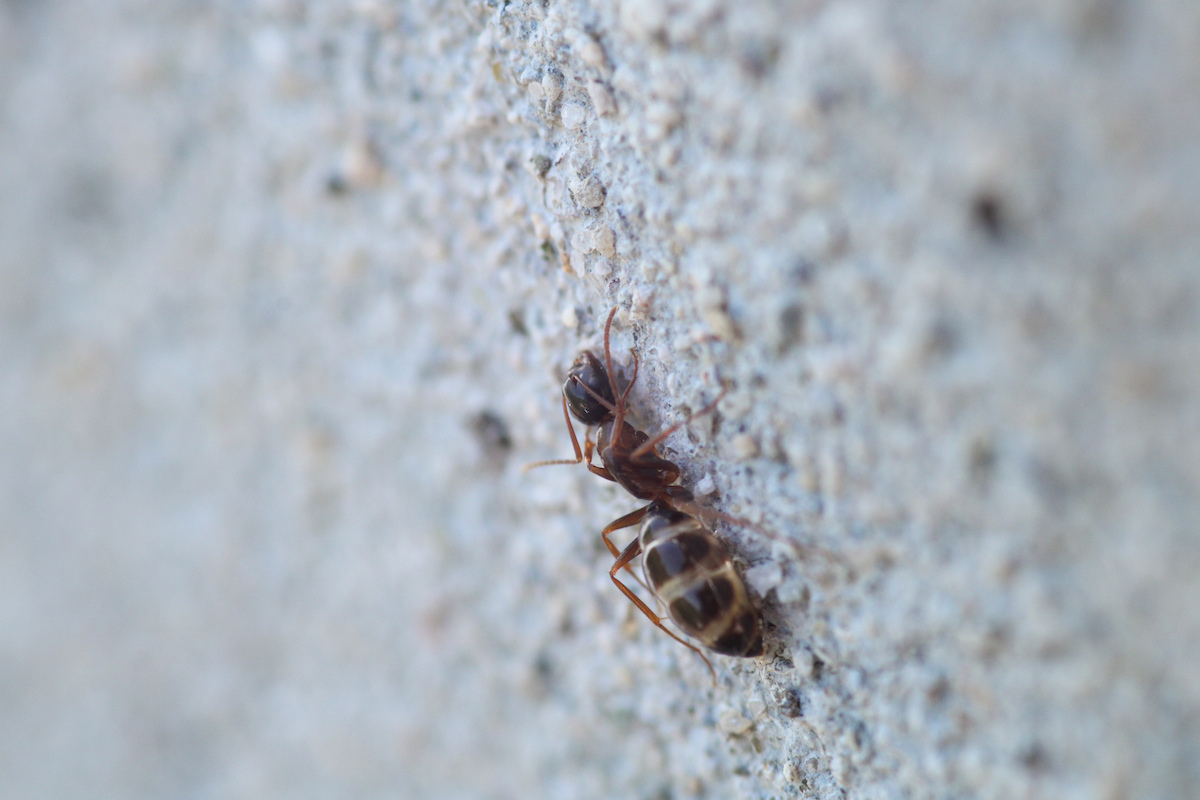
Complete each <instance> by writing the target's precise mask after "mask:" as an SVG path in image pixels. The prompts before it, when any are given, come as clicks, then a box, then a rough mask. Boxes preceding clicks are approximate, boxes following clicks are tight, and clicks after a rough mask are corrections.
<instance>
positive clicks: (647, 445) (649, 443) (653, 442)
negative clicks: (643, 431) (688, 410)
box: [629, 389, 728, 460]
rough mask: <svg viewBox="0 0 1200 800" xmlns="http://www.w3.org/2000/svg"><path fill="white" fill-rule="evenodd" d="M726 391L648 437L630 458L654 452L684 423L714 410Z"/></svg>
mask: <svg viewBox="0 0 1200 800" xmlns="http://www.w3.org/2000/svg"><path fill="white" fill-rule="evenodd" d="M726 392H728V390H727V389H722V390H721V393H720V394H719V395H717V399H716V400H713V401H712V402H711V403H709V404H708V405H706V406H705V407H704V408H702V409H700V410H699V411H697V412H695V413H693V414H688V416H687V419H682V420H680V421H679V422H676V423H675V424H674V425H672V426H671V427H669V428H667V429H666V430H664V431H662V432H661V433H659V434H657V435H656V436H655V437H654V438H652V439H647V440H646V441H644V442H642V444H641V445H640V446H639V447H638V448H637V449H636V450H634V451H633V452H632V453H630V454H629V458H630V459H631V460H632V459H636V458H638V457H640V456H643V455H645V454H646V453H650V452H653V451H654V448H655V447H656V446H657V445H658V444H659V443H660V442H662V440H663V439H666V438H667V437H668V436H670V435H671V434H672V433H674V432H675V431H677V430H679V429H680V428H682V427H683V426H684V425H687V424H688V423H690V422H691V421H692V420H694V419H696V418H697V417H702V416H704V415H705V414H708V413H710V412H712V411H713V410H714V409H715V408H716V407H717V403H719V402H721V400H722V398H724V397H725V394H726Z"/></svg>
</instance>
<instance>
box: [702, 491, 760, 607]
mask: <svg viewBox="0 0 1200 800" xmlns="http://www.w3.org/2000/svg"><path fill="white" fill-rule="evenodd" d="M716 490H717V484H716V483H715V482H714V481H713V479H712V476H711V475H705V476H704V477H703V478H701V479H700V480H698V481H697V482H696V485H695V486H693V487H692V494H694V495H696V497H708V496H709V495H710V494H712V493H713V492H715V491H716ZM747 577H749V576H748V575H747ZM759 594H762V592H759Z"/></svg>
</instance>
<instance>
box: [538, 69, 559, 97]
mask: <svg viewBox="0 0 1200 800" xmlns="http://www.w3.org/2000/svg"><path fill="white" fill-rule="evenodd" d="M542 91H543V92H544V93H545V95H546V102H547V103H553V102H554V101H556V100H558V98H559V97H560V96H561V95H562V80H560V79H559V77H558V76H557V75H555V74H554V73H553V72H547V73H546V74H545V75H543V76H542Z"/></svg>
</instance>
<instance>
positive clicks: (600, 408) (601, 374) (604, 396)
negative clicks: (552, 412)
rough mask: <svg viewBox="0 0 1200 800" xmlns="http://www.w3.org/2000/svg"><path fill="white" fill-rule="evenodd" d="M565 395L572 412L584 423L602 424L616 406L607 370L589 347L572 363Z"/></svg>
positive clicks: (564, 387)
mask: <svg viewBox="0 0 1200 800" xmlns="http://www.w3.org/2000/svg"><path fill="white" fill-rule="evenodd" d="M563 397H565V398H566V399H567V408H569V409H570V410H571V416H573V417H575V419H577V420H579V421H580V422H582V423H583V424H584V425H599V424H600V423H601V422H604V420H606V419H608V417H609V416H610V415H611V414H612V413H613V410H614V409H615V408H616V406H617V401H616V399H615V398H614V397H613V388H612V381H610V380H609V379H608V372H606V371H605V369H604V364H602V363H601V362H600V359H598V358H596V356H595V355H594V354H593V353H592V352H591V351H590V350H585V351H583V352H582V353H580V355H579V358H577V359H575V363H573V364H572V365H571V369H570V370H569V371H568V372H567V380H566V381H565V382H564V383H563Z"/></svg>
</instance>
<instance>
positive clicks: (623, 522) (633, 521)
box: [600, 506, 654, 594]
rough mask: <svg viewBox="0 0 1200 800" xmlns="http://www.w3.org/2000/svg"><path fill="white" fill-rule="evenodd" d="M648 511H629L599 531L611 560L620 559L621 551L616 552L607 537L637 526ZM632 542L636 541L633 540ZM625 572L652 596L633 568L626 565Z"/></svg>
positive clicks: (641, 509)
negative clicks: (611, 557) (614, 532)
mask: <svg viewBox="0 0 1200 800" xmlns="http://www.w3.org/2000/svg"><path fill="white" fill-rule="evenodd" d="M649 510H650V506H645V507H644V508H639V509H638V510H637V511H631V512H629V513H628V514H626V515H625V516H623V517H618V518H617V519H614V520H613V521H612V522H610V523H608V525H606V526H605V528H604V530H602V531H600V538H601V539H603V540H604V546H605V547H607V548H608V552H610V553H612V554H613V558H620V557H621V551H620V550H618V549H617V546H616V545H615V544H613V543H612V539H609V538H608V535H609V534H610V533H612V532H613V531H619V530H621V528H631V527H633V526H634V525H637V524H638V523H639V522H641V521H642V518H643V517H645V516H646V512H647V511H649ZM634 541H637V540H636V539H635V540H634ZM625 571H626V572H628V573H629V574H630V575H632V576H633V579H634V580H635V581H637V582H638V583H640V584H641V585H642V587H643V588H645V590H646V591H648V592H650V593H651V594H654V592H652V591H651V590H650V587H649V586H646V582H645V581H644V580H642V576H641V575H638V574H637V573H636V572H634V571H633V567H631V566H630V565H629V564H626V565H625Z"/></svg>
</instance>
